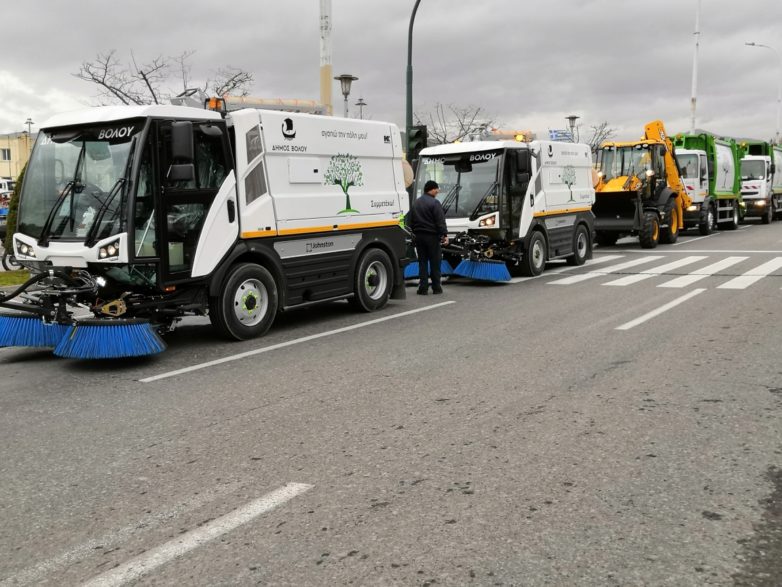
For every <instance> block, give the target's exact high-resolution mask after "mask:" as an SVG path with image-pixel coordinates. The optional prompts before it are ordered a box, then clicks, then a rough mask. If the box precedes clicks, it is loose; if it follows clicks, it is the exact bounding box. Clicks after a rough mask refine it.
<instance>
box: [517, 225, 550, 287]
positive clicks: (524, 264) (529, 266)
mask: <svg viewBox="0 0 782 587" xmlns="http://www.w3.org/2000/svg"><path fill="white" fill-rule="evenodd" d="M546 257H547V255H546V237H544V236H543V234H542V233H541V232H540V231H537V230H536V231H534V232H533V233H532V235H531V236H530V237H529V246H528V247H527V250H525V251H524V255H523V256H522V257H521V263H520V265H519V268H520V270H521V274H522V275H524V276H526V277H535V276H537V275H540V274H541V273H543V270H544V269H545V268H546Z"/></svg>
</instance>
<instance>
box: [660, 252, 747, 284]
mask: <svg viewBox="0 0 782 587" xmlns="http://www.w3.org/2000/svg"><path fill="white" fill-rule="evenodd" d="M747 259H749V257H725V258H724V259H722V260H721V261H717V262H716V263H712V264H711V265H707V266H706V267H702V268H701V269H698V270H697V271H693V272H692V273H690V274H689V275H682V276H681V277H677V278H675V279H671V280H670V281H666V282H665V283H661V284H660V285H658V286H657V287H677V288H679V287H686V286H688V285H692V284H693V283H695V282H697V281H700V280H701V279H705V278H706V277H708V276H709V275H714V274H715V273H717V271H722V270H723V269H727V268H728V267H731V266H732V265H735V264H736V263H741V261H745V260H747Z"/></svg>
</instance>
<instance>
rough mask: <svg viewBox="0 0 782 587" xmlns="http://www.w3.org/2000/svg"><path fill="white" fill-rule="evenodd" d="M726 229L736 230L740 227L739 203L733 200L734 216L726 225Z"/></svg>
mask: <svg viewBox="0 0 782 587" xmlns="http://www.w3.org/2000/svg"><path fill="white" fill-rule="evenodd" d="M723 226H724V227H725V230H736V229H737V228H738V227H739V203H738V202H733V217H732V218H731V219H730V221H729V222H726V223H725V224H724V225H723Z"/></svg>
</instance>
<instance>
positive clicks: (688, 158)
mask: <svg viewBox="0 0 782 587" xmlns="http://www.w3.org/2000/svg"><path fill="white" fill-rule="evenodd" d="M676 160H677V161H678V162H679V169H681V174H682V178H683V179H698V169H699V167H698V156H697V155H679V154H677V155H676Z"/></svg>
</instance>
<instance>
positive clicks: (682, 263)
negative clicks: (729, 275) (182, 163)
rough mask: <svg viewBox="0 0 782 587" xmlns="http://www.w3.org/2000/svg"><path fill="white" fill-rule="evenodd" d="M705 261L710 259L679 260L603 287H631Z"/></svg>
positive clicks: (699, 257) (698, 257)
mask: <svg viewBox="0 0 782 587" xmlns="http://www.w3.org/2000/svg"><path fill="white" fill-rule="evenodd" d="M703 259H708V257H703V256H699V255H695V256H692V257H684V258H683V259H678V260H677V261H673V262H671V263H666V264H665V265H660V266H659V267H654V268H653V269H649V270H648V271H641V272H640V273H637V274H636V275H627V276H625V277H620V278H619V279H615V280H614V281H609V282H608V283H604V284H603V285H616V286H623V285H631V284H633V283H638V282H639V281H643V280H644V279H649V278H650V277H655V276H658V275H662V274H663V273H665V272H666V271H673V270H674V269H678V268H679V267H684V266H685V265H690V264H692V263H695V262H697V261H703Z"/></svg>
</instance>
